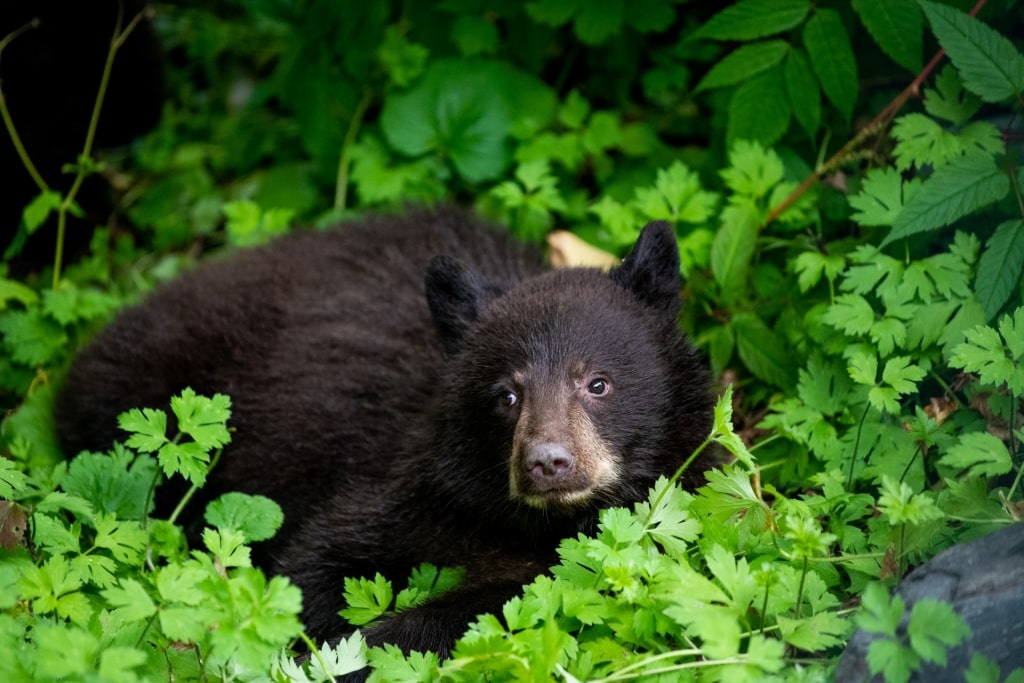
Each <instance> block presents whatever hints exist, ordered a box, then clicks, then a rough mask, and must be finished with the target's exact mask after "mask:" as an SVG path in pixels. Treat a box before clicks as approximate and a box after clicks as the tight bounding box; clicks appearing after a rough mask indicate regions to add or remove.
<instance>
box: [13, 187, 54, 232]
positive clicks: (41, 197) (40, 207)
mask: <svg viewBox="0 0 1024 683" xmlns="http://www.w3.org/2000/svg"><path fill="white" fill-rule="evenodd" d="M63 201H64V198H63V197H62V196H61V194H60V192H56V191H54V190H47V191H46V192H42V193H40V194H38V195H36V196H35V197H33V198H32V201H30V202H29V203H28V205H27V206H26V207H25V210H24V211H22V214H21V222H22V225H24V226H25V232H27V233H28V234H29V235H31V234H32V233H34V232H35V231H36V230H38V229H39V227H40V226H41V225H42V224H43V223H45V222H46V219H47V218H48V217H49V216H50V214H51V213H55V212H56V211H57V209H59V208H60V205H61V203H62V202H63Z"/></svg>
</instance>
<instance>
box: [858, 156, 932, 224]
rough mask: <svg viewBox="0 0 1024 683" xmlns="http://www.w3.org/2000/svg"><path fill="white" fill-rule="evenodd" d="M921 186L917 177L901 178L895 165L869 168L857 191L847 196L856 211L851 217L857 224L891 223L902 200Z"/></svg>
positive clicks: (910, 195)
mask: <svg viewBox="0 0 1024 683" xmlns="http://www.w3.org/2000/svg"><path fill="white" fill-rule="evenodd" d="M920 187H921V181H920V179H917V178H914V179H912V180H910V181H904V180H903V177H902V176H901V174H900V172H899V171H898V170H896V169H894V168H878V169H872V170H871V171H870V172H869V173H868V174H867V175H866V176H865V177H864V181H863V182H862V183H861V188H860V192H858V193H857V194H855V195H852V196H851V197H850V206H851V207H853V208H854V209H855V210H856V211H855V212H854V214H853V220H855V221H857V223H859V224H860V225H866V226H873V225H892V224H894V223H895V222H896V219H897V218H898V217H899V215H900V212H901V211H903V205H904V203H905V202H906V201H907V200H909V199H910V198H911V197H912V196H913V195H914V193H915V192H917V190H918V189H919V188H920Z"/></svg>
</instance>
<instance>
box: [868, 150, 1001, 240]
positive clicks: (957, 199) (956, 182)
mask: <svg viewBox="0 0 1024 683" xmlns="http://www.w3.org/2000/svg"><path fill="white" fill-rule="evenodd" d="M1009 191H1010V179H1009V178H1008V177H1007V175H1006V173H1005V172H1003V170H1002V169H1000V168H999V167H998V166H996V163H995V160H993V159H992V158H991V157H989V156H985V155H981V154H972V155H968V156H963V157H958V158H956V159H953V160H951V161H950V162H949V164H948V165H946V166H943V167H942V168H940V169H937V170H936V171H935V174H934V175H933V176H932V177H931V178H929V179H928V181H927V182H925V183H924V186H923V187H922V188H921V190H920V191H919V192H917V194H915V195H914V196H913V198H911V199H910V201H909V202H907V205H906V206H905V207H903V211H902V212H900V215H899V217H898V218H897V219H896V223H895V225H893V228H892V230H891V231H890V232H889V234H888V236H886V238H885V239H884V240H883V241H882V244H881V246H883V247H884V246H885V245H887V244H890V243H891V242H893V241H894V240H897V239H902V238H904V237H907V236H909V235H913V234H916V233H919V232H925V231H928V230H935V229H937V228H940V227H943V226H945V225H949V224H950V223H953V222H954V221H956V220H958V219H960V218H963V217H964V216H966V215H968V214H970V213H973V212H975V211H977V210H978V209H981V208H983V207H986V206H988V205H990V204H993V203H995V202H997V201H999V200H1001V199H1002V198H1003V197H1005V196H1006V194H1007V193H1008V192H1009Z"/></svg>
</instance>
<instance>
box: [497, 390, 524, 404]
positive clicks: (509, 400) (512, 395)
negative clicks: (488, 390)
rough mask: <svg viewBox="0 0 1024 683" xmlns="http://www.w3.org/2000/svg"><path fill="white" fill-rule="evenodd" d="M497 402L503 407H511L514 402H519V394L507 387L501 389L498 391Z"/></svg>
mask: <svg viewBox="0 0 1024 683" xmlns="http://www.w3.org/2000/svg"><path fill="white" fill-rule="evenodd" d="M498 403H499V404H500V405H501V406H502V407H503V408H511V407H512V406H514V405H515V404H517V403H519V395H518V394H517V393H516V392H514V391H510V390H509V389H503V390H501V391H500V392H499V393H498Z"/></svg>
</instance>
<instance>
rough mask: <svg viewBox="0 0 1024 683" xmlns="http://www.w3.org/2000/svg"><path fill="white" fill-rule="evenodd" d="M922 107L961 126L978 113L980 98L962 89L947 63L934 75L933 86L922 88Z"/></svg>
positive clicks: (961, 84)
mask: <svg viewBox="0 0 1024 683" xmlns="http://www.w3.org/2000/svg"><path fill="white" fill-rule="evenodd" d="M924 108H925V111H927V112H928V113H929V114H931V115H932V116H934V117H936V118H940V119H945V120H946V121H949V122H950V123H953V124H954V125H957V126H963V125H964V124H965V123H967V122H968V121H970V120H971V117H972V116H974V115H975V114H977V113H978V109H980V108H981V98H979V97H977V96H976V95H974V94H972V93H970V92H967V91H966V90H964V85H963V82H962V81H961V80H960V76H959V75H957V73H956V69H954V68H953V66H952V65H951V64H947V65H946V66H945V67H944V68H943V69H942V71H940V72H939V75H938V76H936V77H935V88H934V89H932V88H925V89H924ZM1001 141H1002V140H1000V142H1001Z"/></svg>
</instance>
